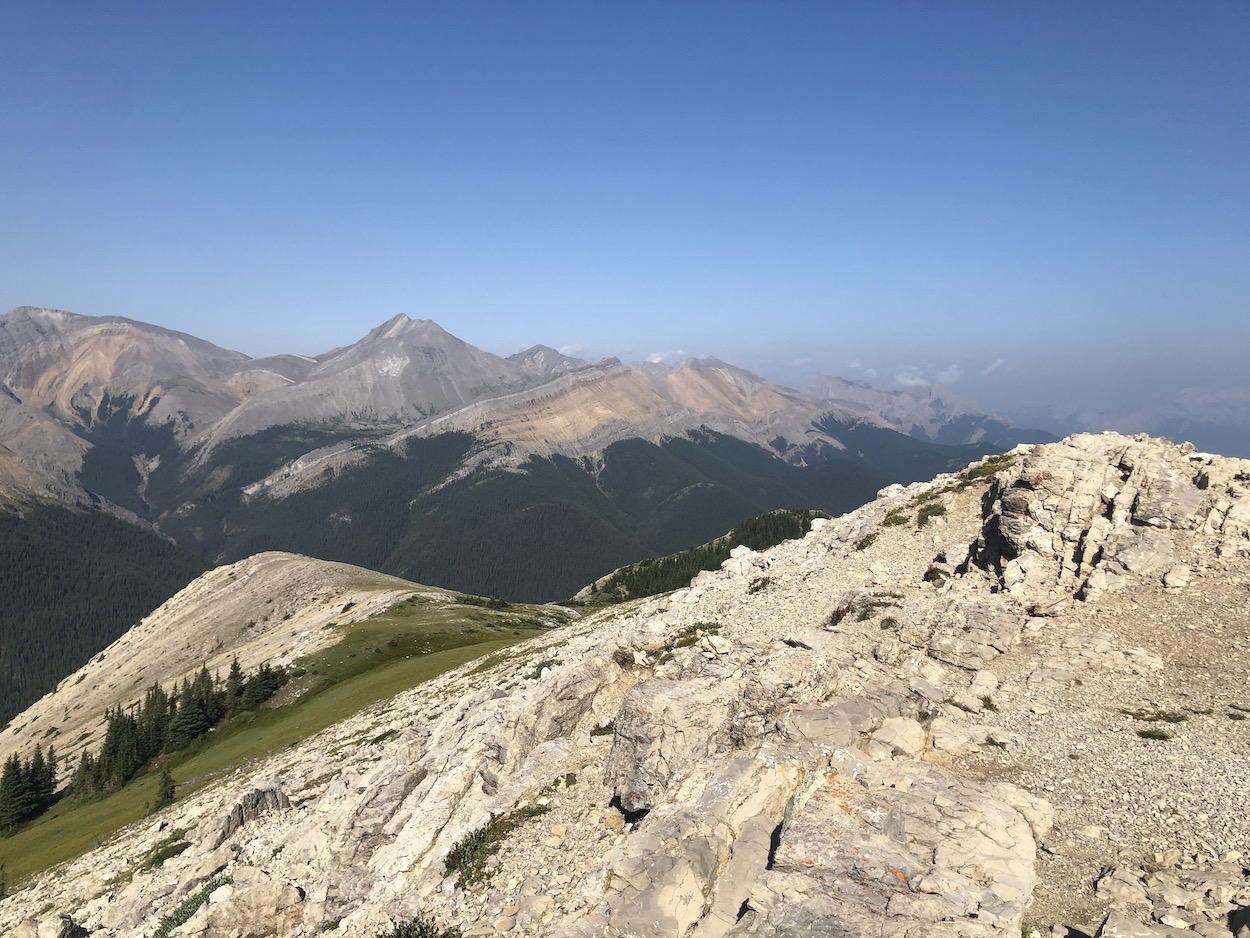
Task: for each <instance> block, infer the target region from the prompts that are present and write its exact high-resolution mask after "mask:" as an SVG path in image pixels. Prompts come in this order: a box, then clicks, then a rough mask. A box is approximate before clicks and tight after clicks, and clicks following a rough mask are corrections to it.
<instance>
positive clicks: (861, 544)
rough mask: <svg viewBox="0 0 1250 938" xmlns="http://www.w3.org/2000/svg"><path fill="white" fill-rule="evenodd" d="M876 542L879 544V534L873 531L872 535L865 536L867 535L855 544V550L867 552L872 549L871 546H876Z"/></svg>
mask: <svg viewBox="0 0 1250 938" xmlns="http://www.w3.org/2000/svg"><path fill="white" fill-rule="evenodd" d="M876 542H877V532H876V531H873V532H872V533H871V534H865V535H864V536H863V537H861V538H860V539H859V540H858V541H856V542H855V549H856V550H867V549H868V548H869V547H871V546H872V545H873V544H875V543H876Z"/></svg>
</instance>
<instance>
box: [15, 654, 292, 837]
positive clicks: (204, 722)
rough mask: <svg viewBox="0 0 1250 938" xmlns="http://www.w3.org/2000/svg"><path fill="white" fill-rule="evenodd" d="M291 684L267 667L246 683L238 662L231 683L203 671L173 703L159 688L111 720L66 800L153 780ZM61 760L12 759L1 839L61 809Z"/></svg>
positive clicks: (52, 754) (39, 753)
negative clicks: (174, 758) (163, 760)
mask: <svg viewBox="0 0 1250 938" xmlns="http://www.w3.org/2000/svg"><path fill="white" fill-rule="evenodd" d="M289 677H290V675H289V673H288V672H287V670H286V669H285V668H282V667H276V668H274V667H270V666H269V665H268V664H264V665H261V666H260V668H258V669H257V670H256V672H255V673H254V674H252V675H251V676H250V677H247V676H245V675H244V674H243V672H242V670H241V669H240V668H239V662H238V659H235V660H234V661H233V662H231V666H230V674H229V675H228V676H227V677H226V679H225V681H224V682H220V681H215V680H214V679H213V678H212V676H210V675H209V673H208V669H207V668H201V669H200V672H199V674H197V675H196V676H195V678H194V679H192V680H190V681H183V682H182V683H180V684H179V686H178V687H177V688H176V689H175V690H174V693H173V694H172V696H171V695H170V694H167V693H165V691H164V690H162V689H161V688H160V686H158V685H156V684H153V685H152V686H151V687H149V688H148V690H147V693H146V694H145V695H144V698H143V702H142V703H140V704H136V705H134V706H132V707H131V708H129V709H128V710H127V709H123V708H121V707H118V708H117V709H116V710H110V711H106V712H105V714H104V721H105V722H106V723H107V724H108V729H107V731H106V732H105V735H104V742H103V743H102V744H101V746H100V750H99V752H97V753H95V754H94V755H93V754H91V753H89V752H83V754H82V755H81V757H80V758H79V760H78V765H77V767H76V768H75V769H74V772H73V776H72V778H71V780H70V783H69V787H68V788H67V790H66V792H65V797H68V798H77V799H80V800H85V799H88V798H93V797H95V796H97V795H103V794H107V793H109V792H112V791H116V790H117V789H119V788H121V787H122V786H124V785H125V784H126V783H127V782H129V781H130V780H131V779H133V778H135V777H136V776H138V775H140V774H142V773H143V772H146V771H147V770H148V769H149V768H150V767H151V765H152V762H153V760H156V759H158V758H160V757H161V756H163V755H166V754H169V753H174V752H178V751H180V750H182V749H186V748H187V747H188V746H190V745H191V744H192V743H194V742H195V741H196V740H197V739H199V738H200V737H201V736H203V735H204V734H206V733H207V732H208V731H209V730H210V729H212V728H213V727H215V726H217V725H219V724H221V723H223V722H225V721H226V720H228V719H230V717H232V716H234V715H235V714H237V713H243V712H246V711H249V710H255V709H256V708H257V707H259V706H260V705H261V704H263V703H264V702H265V701H266V700H268V699H269V698H270V697H272V696H273V695H274V694H276V693H277V692H278V690H280V689H281V688H282V687H283V686H284V685H285V684H286V683H287V681H288V679H289ZM56 758H57V757H56V749H55V747H53V746H49V747H48V752H47V754H46V755H45V754H44V752H43V748H42V746H40V745H38V744H36V746H35V751H34V754H33V755H32V756H31V757H30V758H29V759H23V758H22V757H20V756H18V755H17V754H16V753H15V754H14V755H12V756H10V757H9V760H8V762H6V764H5V766H4V772H3V775H0V835H4V834H10V833H12V832H13V830H14V829H15V828H16V827H18V826H19V825H20V824H22V823H24V822H26V821H29V820H31V819H33V818H36V817H38V816H39V815H40V814H42V813H43V812H44V811H46V810H47V809H48V808H50V807H52V805H53V804H55V803H56V797H55V792H56V786H57V769H56Z"/></svg>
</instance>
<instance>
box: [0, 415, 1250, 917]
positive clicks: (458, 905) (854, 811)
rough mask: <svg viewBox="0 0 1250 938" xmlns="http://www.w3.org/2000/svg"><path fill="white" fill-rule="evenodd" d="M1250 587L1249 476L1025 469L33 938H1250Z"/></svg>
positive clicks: (874, 515)
mask: <svg viewBox="0 0 1250 938" xmlns="http://www.w3.org/2000/svg"><path fill="white" fill-rule="evenodd" d="M1248 590H1250V462H1247V461H1238V460H1231V459H1225V458H1222V457H1218V456H1212V455H1208V454H1203V453H1198V452H1194V451H1193V449H1192V447H1188V446H1175V445H1173V444H1170V443H1167V442H1166V441H1162V440H1152V439H1147V438H1127V437H1122V436H1117V435H1111V434H1106V435H1100V436H1080V437H1075V438H1072V439H1069V440H1066V441H1063V442H1061V443H1057V444H1050V445H1045V446H1038V447H1034V448H1031V449H1025V448H1022V449H1020V450H1017V451H1016V452H1015V453H1013V454H1012V455H1011V456H1009V457H1007V458H999V459H996V460H991V461H989V462H987V463H984V464H982V465H981V466H980V467H978V468H974V469H972V470H970V471H965V472H964V473H962V474H960V475H957V476H944V477H940V478H939V479H937V480H935V481H933V482H931V483H924V484H917V485H913V486H910V487H908V488H906V489H904V488H901V487H898V486H893V487H891V488H890V489H887V490H885V491H884V492H883V493H882V495H881V497H880V498H878V499H877V500H876V501H875V502H873V503H871V504H869V505H866V506H864V507H862V508H860V509H858V510H856V511H855V512H852V513H850V514H848V515H845V516H843V517H841V518H837V519H834V520H832V521H829V522H826V523H824V524H820V523H817V525H815V526H814V528H813V531H812V532H811V533H810V534H809V535H808V536H807V537H806V538H804V539H803V540H801V541H794V542H789V543H786V544H783V545H780V546H779V547H777V548H775V549H773V550H770V551H767V552H764V553H753V552H750V551H747V550H745V549H740V550H738V551H736V552H735V555H734V556H733V557H732V558H731V559H730V560H729V561H727V562H726V564H725V565H724V568H723V569H722V570H721V571H718V572H714V573H705V574H700V576H699V577H697V578H696V579H695V580H694V581H693V582H692V584H691V586H690V587H689V588H687V589H683V590H679V591H677V592H675V593H672V594H669V595H667V596H663V597H657V598H653V599H650V600H645V601H641V602H639V603H635V604H632V605H630V606H629V607H626V608H619V609H611V610H605V611H603V612H600V613H597V614H595V615H593V616H588V617H586V618H584V619H582V620H580V621H578V622H576V623H574V624H572V625H569V626H567V627H565V628H562V629H560V630H559V631H557V632H553V633H551V634H548V635H545V636H543V637H542V638H540V639H536V640H534V641H533V642H531V643H529V644H527V645H518V646H514V647H513V648H511V649H509V650H508V652H507V653H504V654H500V655H497V656H495V657H492V658H488V659H486V660H484V661H481V662H479V663H477V664H475V665H469V666H466V667H464V668H461V669H460V670H458V671H456V672H451V673H449V674H447V675H444V676H443V677H441V678H439V679H437V680H434V681H431V682H429V683H428V684H425V685H422V686H420V687H417V688H415V689H413V690H411V691H408V692H405V693H404V694H401V695H400V696H398V697H396V698H395V699H394V700H392V701H390V702H388V703H387V704H385V705H383V706H379V707H375V708H373V709H371V710H369V711H365V712H362V713H361V714H359V715H357V716H356V717H353V718H352V719H349V720H347V721H344V722H343V723H341V724H339V725H337V726H335V727H333V728H332V729H330V730H328V731H326V732H324V733H322V734H320V735H318V736H317V737H314V738H312V739H310V740H308V741H307V742H306V743H305V744H303V745H301V746H298V747H294V748H292V749H290V750H287V751H285V752H283V753H281V754H279V755H277V756H275V757H273V758H271V759H269V760H267V761H266V762H264V763H263V764H261V765H259V766H253V767H250V768H248V769H247V770H246V771H240V772H239V773H236V774H235V775H234V776H233V777H229V778H227V779H224V780H222V781H221V782H219V783H217V784H215V785H213V786H212V787H210V788H207V789H204V790H202V791H200V792H197V793H196V794H194V795H192V796H190V797H188V798H187V799H185V800H183V801H178V802H175V804H174V805H172V806H171V807H169V808H167V809H165V810H164V811H162V812H160V813H159V814H158V815H155V816H153V817H152V818H149V819H147V820H145V821H143V822H141V823H139V824H136V825H134V826H132V827H131V828H129V829H127V830H126V831H124V832H122V833H121V834H120V835H119V836H118V837H117V838H115V839H114V840H113V841H111V842H109V843H106V844H104V845H102V846H101V847H100V848H98V849H96V850H94V851H93V852H92V853H90V854H89V855H87V856H84V857H82V858H80V859H78V860H76V861H74V862H71V863H69V864H66V865H64V866H63V867H61V868H59V869H56V870H52V871H49V872H48V873H47V874H44V875H42V876H40V877H38V878H37V880H36V881H35V882H33V883H29V884H25V887H24V888H23V889H22V890H21V891H20V892H18V893H17V894H16V895H14V896H12V897H10V898H9V899H8V900H6V901H4V902H3V903H0V930H4V931H5V933H6V934H15V935H23V936H31V935H36V934H40V935H42V934H45V933H48V934H70V933H78V934H81V933H82V931H77V932H75V929H84V930H85V931H86V932H89V933H91V934H98V935H102V936H140V935H145V936H150V935H152V934H154V933H156V932H157V931H158V930H159V931H160V933H161V934H163V935H196V936H200V935H204V936H234V938H243V936H262V935H264V936H269V935H301V936H304V935H317V934H322V933H329V934H335V935H344V936H370V935H374V934H377V933H378V932H379V931H382V930H384V929H387V928H389V925H390V923H392V922H395V921H400V920H404V919H407V918H410V917H412V916H415V915H418V914H420V915H426V916H429V917H430V918H431V919H433V920H435V921H437V922H438V923H439V924H440V925H443V926H447V927H450V926H456V927H459V928H460V929H461V930H462V932H463V933H464V934H465V935H494V934H507V935H532V936H538V935H541V936H544V938H547V936H569V938H574V936H577V938H589V936H609V935H611V936H625V935H628V936H661V935H663V936H677V935H680V936H697V938H710V936H722V935H733V936H798V935H830V936H838V935H844V936H852V935H854V936H859V935H881V936H887V935H888V936H910V938H922V936H939V935H941V936H970V938H971V936H991V935H1018V934H1020V933H1021V931H1022V929H1023V930H1024V931H1025V932H1026V933H1027V932H1031V931H1033V930H1035V929H1036V930H1037V931H1039V932H1040V933H1046V932H1047V931H1048V930H1052V931H1053V933H1054V934H1060V935H1061V934H1064V933H1065V930H1066V929H1067V928H1071V929H1073V931H1070V932H1067V933H1068V934H1076V935H1079V934H1086V935H1095V934H1101V935H1104V936H1107V938H1112V936H1128V935H1133V936H1143V938H1146V936H1177V935H1186V936H1193V935H1203V936H1215V935H1232V934H1238V935H1240V934H1241V930H1242V929H1245V928H1247V927H1250V923H1248V922H1247V915H1250V913H1248V912H1247V911H1246V909H1247V906H1250V869H1248V868H1247V867H1248V865H1250V864H1248V862H1247V858H1246V857H1243V855H1242V854H1241V853H1240V852H1239V851H1243V850H1245V849H1246V845H1247V844H1248V843H1250V812H1247V811H1246V810H1245V805H1244V792H1245V791H1246V789H1247V781H1248V780H1247V777H1246V775H1247V769H1246V765H1247V760H1246V756H1247V752H1248V749H1250V721H1247V720H1244V719H1242V717H1243V716H1245V715H1246V714H1247V713H1248V712H1250V688H1248V687H1247V682H1246V673H1247V664H1250V660H1248V659H1250V617H1248V615H1247V611H1246V609H1247V602H1246V600H1247V599H1248V598H1250V593H1248ZM517 809H528V810H526V811H525V815H526V816H527V818H528V819H525V820H522V819H521V816H517V817H516V818H515V819H516V820H517V822H518V826H516V828H515V829H514V830H512V832H511V833H510V834H508V835H507V837H506V838H505V839H504V840H503V842H502V848H501V849H500V851H499V852H498V853H497V854H496V855H495V856H494V857H493V858H491V859H489V860H488V861H487V862H486V864H485V866H484V867H483V869H482V872H483V873H484V874H485V878H484V879H481V880H479V881H477V882H476V883H474V884H473V885H464V883H463V881H466V880H469V879H474V878H476V877H474V876H472V875H470V874H469V873H468V872H465V871H461V872H454V873H449V871H448V869H447V864H448V860H449V855H451V851H452V848H453V847H454V846H456V845H457V844H458V843H460V842H461V841H462V840H463V838H465V836H466V835H467V834H469V833H471V832H474V831H479V830H480V829H482V828H483V826H484V825H485V824H486V823H487V821H488V820H489V819H490V817H491V815H504V814H507V813H509V812H513V811H516V810H517ZM174 842H178V843H184V842H185V844H186V847H185V848H184V849H182V852H181V853H177V855H174V856H170V857H169V858H168V859H165V860H164V861H163V862H162V863H152V864H145V863H144V858H145V857H152V856H155V855H158V854H159V855H164V854H167V853H170V852H174V851H170V850H163V849H162V847H163V846H165V847H167V846H168V845H169V844H171V843H174ZM154 851H156V852H157V853H154ZM457 855H458V854H457ZM149 866H151V867H152V868H148V867H149ZM175 913H180V914H176V915H175ZM70 917H72V920H71V918H70ZM184 919H185V921H183V920H184ZM180 921H181V922H182V923H181V924H176V923H177V922H180ZM39 929H43V931H39Z"/></svg>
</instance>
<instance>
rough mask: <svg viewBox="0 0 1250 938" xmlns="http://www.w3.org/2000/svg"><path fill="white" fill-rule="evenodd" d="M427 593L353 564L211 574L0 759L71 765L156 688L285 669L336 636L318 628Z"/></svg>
mask: <svg viewBox="0 0 1250 938" xmlns="http://www.w3.org/2000/svg"><path fill="white" fill-rule="evenodd" d="M426 589H427V588H426V587H420V586H417V585H416V584H414V583H409V582H408V581H407V580H401V579H400V578H399V577H393V576H388V575H386V574H383V573H375V572H374V571H372V570H364V569H362V568H360V567H353V566H351V565H350V564H345V563H333V562H330V561H325V560H314V559H313V558H311V557H301V556H299V555H297V554H286V553H279V552H277V551H272V552H268V553H264V554H256V555H255V556H253V557H249V558H247V559H246V560H241V561H239V562H238V563H233V564H229V565H228V566H224V567H218V568H217V569H215V570H211V571H209V572H208V573H206V574H204V575H203V576H201V577H199V578H198V579H196V580H195V581H194V582H192V583H190V584H188V585H187V586H186V587H185V588H183V589H182V590H179V591H178V593H177V594H175V595H174V596H172V597H170V598H169V599H168V600H167V601H166V602H164V603H162V604H161V606H160V608H158V609H156V610H155V611H154V612H153V613H152V614H151V615H149V616H147V617H145V618H144V619H143V620H142V621H140V622H139V623H137V624H136V625H135V626H134V627H133V628H131V629H130V630H129V631H128V632H127V633H126V634H125V635H123V636H122V637H121V638H119V639H118V640H117V641H116V642H114V643H113V644H112V645H110V646H109V647H108V648H106V649H105V650H104V651H102V652H100V653H99V654H98V655H96V656H95V657H94V658H93V659H92V660H91V661H90V662H88V663H87V664H86V665H84V666H83V667H82V668H80V669H79V670H78V671H76V672H75V673H74V674H72V675H70V676H69V677H67V678H65V680H63V681H61V683H60V684H59V685H57V687H56V689H55V690H53V691H52V692H51V693H49V694H46V695H45V696H44V697H43V698H41V699H40V700H38V701H36V702H35V703H34V704H32V705H31V706H30V707H29V708H28V709H27V710H25V711H24V712H23V713H22V714H20V715H19V716H17V717H15V718H14V719H13V720H12V721H11V722H10V723H9V724H8V725H7V726H6V727H4V729H3V730H0V759H7V758H8V757H9V755H10V754H12V753H14V752H21V753H24V754H26V755H28V754H29V752H30V751H31V750H33V748H34V745H35V743H42V744H43V745H44V746H47V745H48V744H49V743H50V744H52V745H54V746H55V747H56V749H57V752H58V754H59V755H60V756H62V757H65V756H69V757H71V758H73V759H76V758H77V755H78V753H79V752H80V751H82V750H83V749H86V750H88V751H96V750H97V749H98V748H99V745H100V742H101V740H102V739H103V736H104V730H105V723H104V721H103V719H102V714H103V713H104V712H105V711H106V710H108V709H113V708H115V707H118V706H129V705H130V704H131V703H133V702H135V701H136V700H139V699H140V698H142V696H143V693H144V691H145V690H146V689H147V688H148V687H150V686H151V685H152V684H154V683H155V684H161V685H163V686H164V687H165V688H166V690H169V689H172V686H173V685H174V684H175V683H177V682H178V681H180V680H181V679H183V678H184V677H192V676H194V674H195V673H196V672H198V671H199V670H200V668H201V667H207V668H208V670H209V672H210V673H220V674H226V673H227V672H228V671H229V670H230V662H231V659H232V658H238V661H239V665H240V667H242V668H243V669H244V670H245V671H251V670H252V669H254V668H256V667H257V666H259V665H260V664H263V663H265V662H269V663H271V664H277V663H288V662H290V661H292V660H294V659H295V658H296V657H299V656H302V655H308V654H311V653H312V652H314V651H316V650H317V649H319V648H322V647H324V646H326V645H330V644H333V643H334V642H335V641H337V639H338V636H339V635H340V634H341V632H336V631H334V630H330V629H327V628H325V626H326V625H327V624H329V623H330V622H337V623H339V624H346V623H350V622H356V621H360V620H361V619H366V618H368V617H369V616H371V615H373V614H374V613H376V612H378V611H380V610H381V609H384V608H386V607H387V606H389V605H390V604H391V603H393V602H395V600H396V599H399V598H402V597H407V596H411V595H412V594H413V592H414V591H415V590H426ZM433 592H438V593H439V594H440V595H441V594H442V592H443V591H433ZM71 764H72V762H71Z"/></svg>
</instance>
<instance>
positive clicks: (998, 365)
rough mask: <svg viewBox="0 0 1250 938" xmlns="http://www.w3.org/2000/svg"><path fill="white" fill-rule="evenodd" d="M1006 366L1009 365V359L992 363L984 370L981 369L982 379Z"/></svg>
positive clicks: (998, 359)
mask: <svg viewBox="0 0 1250 938" xmlns="http://www.w3.org/2000/svg"><path fill="white" fill-rule="evenodd" d="M1005 364H1007V359H1005V358H996V359H994V360H993V361H992V362H990V363H989V364H988V365H986V366H985V367H984V368H982V369H981V377H982V378H984V377H985V376H986V375H988V374H991V373H992V372H995V371H997V370H998V369H999V368H1001V367H1003V365H1005Z"/></svg>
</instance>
